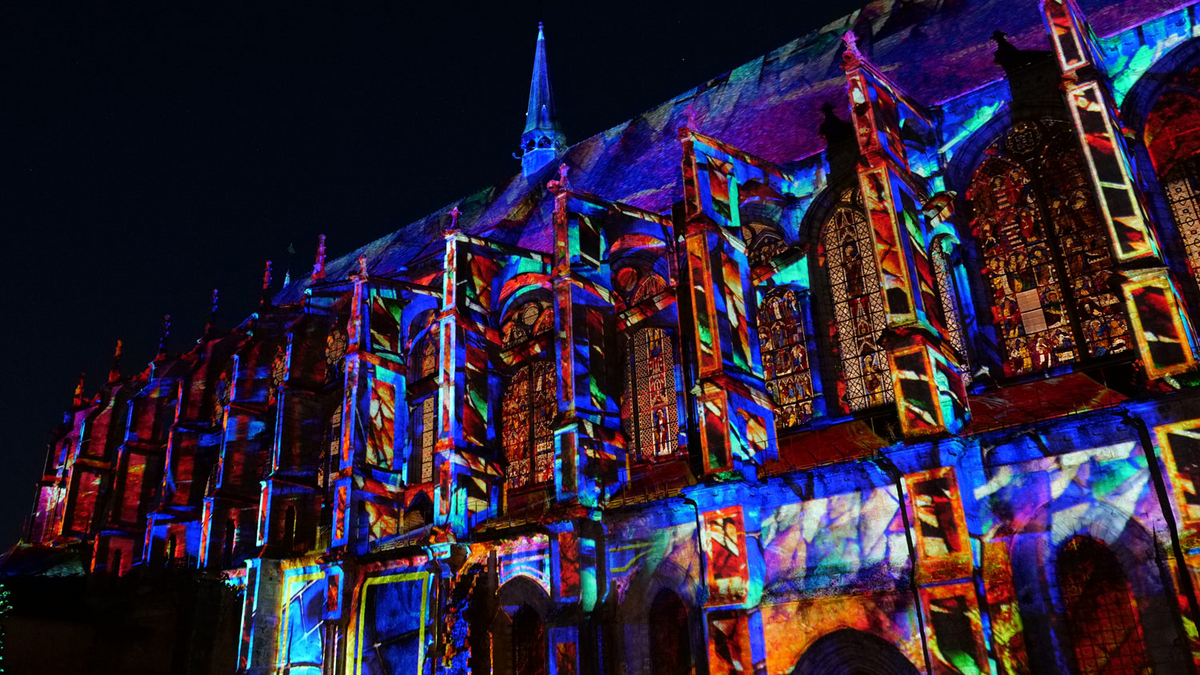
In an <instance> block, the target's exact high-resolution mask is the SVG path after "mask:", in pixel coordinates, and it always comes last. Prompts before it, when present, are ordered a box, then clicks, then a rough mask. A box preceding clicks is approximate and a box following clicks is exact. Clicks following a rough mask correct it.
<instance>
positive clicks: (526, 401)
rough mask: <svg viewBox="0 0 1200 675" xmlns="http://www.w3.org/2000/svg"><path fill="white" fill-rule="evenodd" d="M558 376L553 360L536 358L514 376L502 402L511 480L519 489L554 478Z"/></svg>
mask: <svg viewBox="0 0 1200 675" xmlns="http://www.w3.org/2000/svg"><path fill="white" fill-rule="evenodd" d="M556 390H557V379H556V377H555V370H554V363H553V362H552V361H534V362H533V363H531V364H528V365H526V366H523V367H522V368H520V369H519V370H517V372H516V373H515V374H514V375H513V377H512V379H511V380H510V381H509V384H508V388H507V389H506V390H505V392H504V398H503V402H502V403H501V419H500V424H501V435H502V444H503V447H504V456H505V458H506V459H507V460H508V483H509V486H510V487H514V488H519V487H524V486H526V485H533V484H541V483H549V482H553V481H554V418H555V415H556V413H557V412H558V394H557V391H556Z"/></svg>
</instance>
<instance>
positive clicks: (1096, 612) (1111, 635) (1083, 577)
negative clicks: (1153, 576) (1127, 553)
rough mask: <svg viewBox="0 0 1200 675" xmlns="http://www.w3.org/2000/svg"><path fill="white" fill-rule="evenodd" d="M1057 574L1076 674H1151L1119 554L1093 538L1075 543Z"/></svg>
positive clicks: (1064, 551) (1074, 540) (1060, 562)
mask: <svg viewBox="0 0 1200 675" xmlns="http://www.w3.org/2000/svg"><path fill="white" fill-rule="evenodd" d="M1057 571H1058V586H1059V592H1060V593H1061V594H1062V600H1063V605H1064V608H1065V609H1066V623H1067V628H1068V633H1069V636H1070V638H1071V645H1072V648H1073V650H1072V653H1073V655H1074V665H1075V673H1076V674H1077V675H1092V674H1093V673H1094V674H1096V675H1126V674H1128V675H1140V674H1141V673H1148V672H1151V669H1152V664H1151V662H1150V658H1149V656H1148V654H1147V652H1146V643H1145V641H1144V640H1143V638H1142V628H1141V625H1140V624H1139V622H1138V617H1137V613H1136V610H1135V609H1134V607H1135V604H1134V599H1133V594H1132V593H1131V592H1130V589H1129V581H1128V580H1126V578H1125V574H1124V572H1123V571H1122V570H1121V565H1120V563H1119V562H1118V561H1117V558H1116V556H1115V555H1113V552H1112V551H1111V550H1109V548H1108V547H1107V546H1105V545H1104V544H1102V543H1100V542H1099V541H1096V540H1095V539H1092V538H1091V537H1085V536H1077V537H1073V538H1071V539H1070V540H1068V541H1067V543H1065V544H1063V547H1062V549H1061V550H1060V551H1059V554H1058V565H1057Z"/></svg>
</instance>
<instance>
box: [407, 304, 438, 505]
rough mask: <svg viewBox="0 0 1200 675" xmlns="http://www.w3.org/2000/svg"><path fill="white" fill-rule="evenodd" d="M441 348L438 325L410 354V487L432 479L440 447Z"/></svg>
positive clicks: (421, 338)
mask: <svg viewBox="0 0 1200 675" xmlns="http://www.w3.org/2000/svg"><path fill="white" fill-rule="evenodd" d="M438 346H439V345H438V330H437V326H436V325H435V326H433V327H431V328H430V329H429V330H428V331H426V332H425V333H424V334H423V335H421V336H420V337H418V338H417V339H416V340H414V341H413V345H412V351H411V352H409V357H408V391H409V396H410V401H411V403H410V405H409V425H408V429H409V457H408V476H407V479H408V484H409V485H416V484H419V483H428V482H431V481H432V480H433V453H434V447H435V445H436V444H437V401H438V397H437V387H436V378H437V374H438Z"/></svg>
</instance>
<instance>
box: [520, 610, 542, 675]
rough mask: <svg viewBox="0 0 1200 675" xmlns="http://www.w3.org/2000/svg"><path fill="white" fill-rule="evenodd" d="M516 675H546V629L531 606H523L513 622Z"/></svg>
mask: <svg viewBox="0 0 1200 675" xmlns="http://www.w3.org/2000/svg"><path fill="white" fill-rule="evenodd" d="M512 638H513V639H512V646H513V650H512V656H513V670H512V672H513V673H514V675H546V673H547V672H549V671H548V670H547V667H546V666H547V664H546V662H547V660H548V659H547V652H548V651H549V649H548V648H547V640H546V627H545V625H544V624H543V623H542V619H541V617H539V616H538V615H537V612H536V611H535V610H534V609H533V608H532V607H530V606H529V605H521V608H520V609H518V610H517V614H516V616H514V617H513V622H512Z"/></svg>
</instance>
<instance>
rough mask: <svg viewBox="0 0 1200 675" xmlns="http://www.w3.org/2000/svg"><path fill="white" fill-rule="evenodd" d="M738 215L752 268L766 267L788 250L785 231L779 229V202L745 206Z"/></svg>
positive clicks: (752, 203)
mask: <svg viewBox="0 0 1200 675" xmlns="http://www.w3.org/2000/svg"><path fill="white" fill-rule="evenodd" d="M738 213H739V216H740V220H741V224H742V228H741V229H742V241H744V242H745V243H746V256H747V257H748V258H749V260H750V265H751V266H757V265H764V264H766V263H768V262H770V261H771V259H772V258H774V257H775V256H777V255H779V254H780V253H781V252H782V251H783V250H784V249H785V248H787V242H786V241H784V238H783V230H782V229H780V227H779V219H780V216H781V214H782V208H781V206H780V205H779V203H778V202H774V201H761V202H751V203H748V204H743V205H742V206H741V208H740V210H739V211H738Z"/></svg>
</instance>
